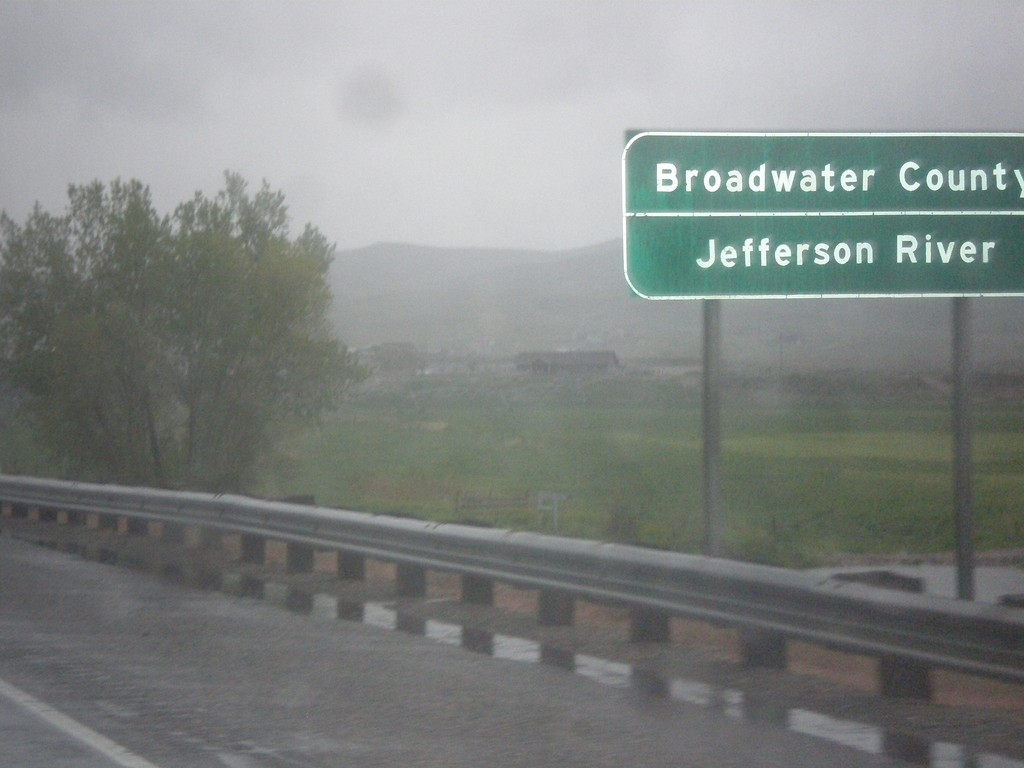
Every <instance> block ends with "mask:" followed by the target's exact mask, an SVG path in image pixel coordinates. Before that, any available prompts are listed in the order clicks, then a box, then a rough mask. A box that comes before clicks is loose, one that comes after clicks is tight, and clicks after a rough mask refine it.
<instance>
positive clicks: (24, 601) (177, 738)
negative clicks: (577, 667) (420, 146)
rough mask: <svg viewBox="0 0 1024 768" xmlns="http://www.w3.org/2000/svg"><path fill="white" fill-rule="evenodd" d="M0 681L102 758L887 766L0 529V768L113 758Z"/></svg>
mask: <svg viewBox="0 0 1024 768" xmlns="http://www.w3.org/2000/svg"><path fill="white" fill-rule="evenodd" d="M3 685H6V686H7V687H8V688H7V690H8V691H9V690H10V689H11V687H13V688H14V689H16V690H18V691H21V692H24V693H26V694H27V695H29V696H30V697H32V700H33V701H37V702H42V703H44V704H45V705H47V706H49V707H52V708H54V709H55V710H56V711H57V712H59V713H60V714H61V715H62V716H63V717H65V718H66V719H67V720H68V721H70V722H73V723H76V724H79V725H81V726H82V727H83V728H85V729H87V732H88V733H92V734H97V735H98V737H99V738H101V739H104V740H109V743H112V744H115V745H117V746H118V748H123V750H125V752H124V753H123V754H124V755H125V756H126V757H125V762H122V763H120V764H122V765H130V764H132V763H131V760H132V759H133V758H136V757H137V758H139V760H140V762H138V763H137V764H138V765H145V764H146V763H147V762H148V763H152V764H153V765H156V766H160V768H172V767H177V766H182V767H184V766H228V767H229V768H270V767H283V766H417V767H418V766H445V768H456V767H458V766H467V767H469V766H472V767H473V768H479V767H480V766H529V768H537V767H538V766H559V767H560V768H561V767H563V766H587V767H588V768H591V767H593V766H629V767H630V768H641V767H643V766H708V767H709V768H710V767H711V766H715V767H718V766H758V767H759V768H770V766H787V768H800V767H801V766H808V767H811V766H813V767H814V768H819V767H820V766H824V765H827V766H861V765H864V766H868V765H871V766H874V765H892V764H893V763H892V762H891V761H890V760H889V759H888V758H885V757H880V756H874V755H871V754H865V753H862V752H858V751H854V750H851V749H847V748H845V747H842V746H838V745H832V744H829V743H827V742H822V741H820V740H817V739H814V738H810V737H807V736H803V735H801V734H798V733H794V732H791V731H786V730H783V729H780V728H776V727H772V726H769V725H759V724H756V723H745V722H739V721H734V720H730V719H728V718H724V717H722V716H721V715H720V714H716V713H714V712H710V711H706V710H704V709H702V708H699V707H692V708H691V707H683V706H679V705H678V704H677V703H673V702H666V701H664V700H660V699H651V698H648V697H644V696H643V695H642V693H640V692H638V691H636V690H633V689H618V688H612V687H609V686H603V685H599V684H597V683H595V682H593V681H590V680H587V679H585V678H581V677H579V676H577V675H569V674H565V673H564V672H562V671H560V670H558V669H554V668H552V667H549V666H545V665H537V664H521V663H516V662H514V661H508V660H502V659H494V658H489V657H486V656H481V655H479V654H473V653H469V652H467V651H465V650H463V649H460V648H457V647H451V646H447V645H443V644H437V643H431V642H429V641H427V640H424V639H423V638H419V637H415V636H411V635H407V634H404V633H401V632H392V631H387V630H383V629H380V628H376V627H373V626H367V625H363V624H359V623H355V622H343V621H325V620H317V619H315V618H312V617H304V616H296V615H293V614H290V613H288V612H285V611H282V610H280V609H278V608H275V607H273V606H272V605H269V604H267V603H263V602H259V601H254V600H248V599H238V598H233V597H228V596H225V595H222V594H219V593H207V592H199V591H194V590H190V589H188V588H185V587H179V586H176V585H173V584H169V583H165V582H161V581H159V580H156V579H154V578H151V577H148V576H144V575H141V574H138V573H133V572H130V571H127V570H124V569H121V568H116V567H110V566H105V565H101V564H98V563H94V562H89V561H84V560H80V559H77V558H75V557H72V556H70V555H66V554H61V553H58V552H54V551H50V550H47V549H43V548H39V547H36V546H32V545H30V544H26V543H23V542H19V541H15V540H13V539H11V538H10V537H8V536H3V535H0V764H3V765H27V766H34V765H47V766H74V768H81V767H82V766H99V767H102V768H106V766H108V765H116V764H119V763H117V762H111V759H110V758H109V757H105V756H104V755H103V754H101V752H100V751H98V750H97V749H95V748H94V746H91V745H90V744H89V742H88V739H83V738H82V737H81V735H80V734H79V735H75V734H69V733H68V732H67V730H66V729H62V728H61V727H58V726H57V725H53V724H52V723H51V722H49V721H46V720H44V719H43V718H42V717H40V716H39V715H38V713H36V712H34V711H32V710H31V709H30V708H27V707H26V706H23V705H20V704H18V703H16V702H15V701H13V700H12V699H11V697H10V696H9V695H8V696H5V695H4V693H3V691H4V688H3ZM29 756H34V757H33V758H32V759H37V758H38V759H37V760H36V762H32V760H30V759H29ZM58 758H59V759H58ZM39 760H41V761H42V762H39Z"/></svg>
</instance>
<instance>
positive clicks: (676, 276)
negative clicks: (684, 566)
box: [622, 131, 1024, 599]
mask: <svg viewBox="0 0 1024 768" xmlns="http://www.w3.org/2000/svg"><path fill="white" fill-rule="evenodd" d="M622 216H623V220H622V236H623V246H624V272H625V277H626V281H627V282H628V283H629V285H630V287H631V288H632V289H633V291H634V292H635V293H636V294H637V295H639V296H641V297H643V298H646V299H697V300H703V301H704V302H705V303H704V400H703V424H704V521H705V534H704V551H705V553H706V554H717V553H718V552H719V548H720V545H721V530H722V521H721V519H720V518H721V512H720V510H719V496H720V490H719V486H720V475H721V456H720V440H721V433H720V423H719V405H720V403H719V391H718V390H719V387H720V382H719V377H720V365H721V359H720V358H721V350H720V343H721V342H720V334H721V325H720V308H719V306H718V301H717V300H718V299H738V298H745V299H764V298H799V297H810V298H821V297H905V296H919V297H920V296H947V297H953V299H954V302H953V315H954V329H953V338H954V342H953V369H954V371H953V373H954V402H953V422H954V423H953V432H954V446H955V447H954V464H955V479H954V490H955V496H956V509H957V512H956V542H957V543H956V548H957V582H958V593H959V596H960V597H961V598H964V599H971V598H972V597H973V594H974V585H973V580H974V578H973V557H974V555H973V545H972V541H971V539H972V527H973V522H972V510H971V505H972V498H971V494H972V488H971V474H972V467H971V418H970V407H971V406H970V399H971V382H970V378H971V374H970V356H969V313H968V304H967V297H972V296H1024V226H1022V225H1024V134H1020V133H888V134H882V133H847V134H813V133H759V134H755V133H716V134H712V133H678V132H642V131H641V132H635V133H630V134H628V135H627V141H626V146H625V149H624V150H623V153H622Z"/></svg>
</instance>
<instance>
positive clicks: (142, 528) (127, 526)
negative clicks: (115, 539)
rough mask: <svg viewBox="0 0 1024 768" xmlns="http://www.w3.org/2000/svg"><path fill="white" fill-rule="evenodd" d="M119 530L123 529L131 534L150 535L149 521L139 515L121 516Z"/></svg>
mask: <svg viewBox="0 0 1024 768" xmlns="http://www.w3.org/2000/svg"><path fill="white" fill-rule="evenodd" d="M118 529H119V530H123V531H124V532H125V533H126V534H128V535H129V536H148V535H149V521H148V520H140V519H139V518H137V517H128V516H127V515H124V516H122V517H121V522H120V524H119V526H118Z"/></svg>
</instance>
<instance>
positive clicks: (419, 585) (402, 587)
mask: <svg viewBox="0 0 1024 768" xmlns="http://www.w3.org/2000/svg"><path fill="white" fill-rule="evenodd" d="M395 581H396V588H397V592H398V596H399V597H426V595H427V571H426V569H424V568H421V567H420V566H418V565H409V564H408V563H399V564H398V567H397V569H396V576H395Z"/></svg>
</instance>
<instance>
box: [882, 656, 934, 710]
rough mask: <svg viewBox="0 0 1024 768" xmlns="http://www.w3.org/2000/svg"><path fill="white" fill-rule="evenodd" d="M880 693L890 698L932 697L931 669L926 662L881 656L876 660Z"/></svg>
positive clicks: (926, 698)
mask: <svg viewBox="0 0 1024 768" xmlns="http://www.w3.org/2000/svg"><path fill="white" fill-rule="evenodd" d="M878 674H879V677H880V683H881V689H882V695H883V696H885V697H886V698H890V699H923V700H928V699H931V697H932V678H931V670H930V669H929V668H928V666H927V665H926V664H922V663H921V662H919V661H914V660H913V659H907V658H902V657H899V656H891V655H886V656H882V657H881V658H880V659H879V662H878Z"/></svg>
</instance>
